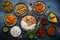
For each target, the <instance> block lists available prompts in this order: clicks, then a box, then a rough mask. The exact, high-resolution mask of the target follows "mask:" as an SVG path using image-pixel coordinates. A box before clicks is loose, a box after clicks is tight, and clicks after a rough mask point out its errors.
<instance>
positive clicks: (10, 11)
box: [1, 1, 14, 13]
mask: <svg viewBox="0 0 60 40" xmlns="http://www.w3.org/2000/svg"><path fill="white" fill-rule="evenodd" d="M5 2H9V3H11V4H12V9H10V11H5V10H4V9H3V4H2V7H1V8H2V10H3V11H4V12H7V13H9V12H11V11H12V10H13V7H14V6H13V3H12V2H10V1H5ZM5 2H3V3H5Z"/></svg>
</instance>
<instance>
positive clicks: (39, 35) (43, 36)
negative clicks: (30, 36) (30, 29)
mask: <svg viewBox="0 0 60 40" xmlns="http://www.w3.org/2000/svg"><path fill="white" fill-rule="evenodd" d="M42 29H44V30H45V34H44V35H42V36H41V34H39V33H38V32H40V33H41V31H42ZM39 30H41V31H39ZM44 30H43V31H42V32H44ZM37 36H38V37H40V38H45V37H46V36H47V30H46V29H45V27H40V28H39V29H38V30H37Z"/></svg>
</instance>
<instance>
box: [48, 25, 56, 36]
mask: <svg viewBox="0 0 60 40" xmlns="http://www.w3.org/2000/svg"><path fill="white" fill-rule="evenodd" d="M51 27H53V28H54V29H55V33H54V35H50V34H49V33H48V30H47V34H48V35H49V36H51V37H52V36H55V35H56V32H57V30H56V28H55V27H54V26H50V27H49V28H51ZM49 28H48V29H49Z"/></svg>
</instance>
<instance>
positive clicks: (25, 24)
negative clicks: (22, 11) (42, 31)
mask: <svg viewBox="0 0 60 40" xmlns="http://www.w3.org/2000/svg"><path fill="white" fill-rule="evenodd" d="M35 26H36V23H34V24H32V25H30V26H28V24H27V23H26V22H25V21H24V20H21V27H22V28H23V29H25V30H33V29H35Z"/></svg>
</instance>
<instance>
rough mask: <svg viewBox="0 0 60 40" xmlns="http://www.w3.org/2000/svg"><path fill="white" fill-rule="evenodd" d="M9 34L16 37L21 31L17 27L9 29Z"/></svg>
mask: <svg viewBox="0 0 60 40" xmlns="http://www.w3.org/2000/svg"><path fill="white" fill-rule="evenodd" d="M10 34H11V35H12V36H13V37H18V36H19V35H21V29H20V28H19V26H14V27H12V28H11V30H10Z"/></svg>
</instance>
